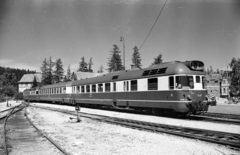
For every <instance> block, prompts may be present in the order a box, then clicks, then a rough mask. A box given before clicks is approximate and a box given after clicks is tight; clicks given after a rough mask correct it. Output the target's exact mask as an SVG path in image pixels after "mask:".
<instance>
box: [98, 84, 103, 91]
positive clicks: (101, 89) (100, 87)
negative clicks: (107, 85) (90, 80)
mask: <svg viewBox="0 0 240 155" xmlns="http://www.w3.org/2000/svg"><path fill="white" fill-rule="evenodd" d="M98 92H103V84H98Z"/></svg>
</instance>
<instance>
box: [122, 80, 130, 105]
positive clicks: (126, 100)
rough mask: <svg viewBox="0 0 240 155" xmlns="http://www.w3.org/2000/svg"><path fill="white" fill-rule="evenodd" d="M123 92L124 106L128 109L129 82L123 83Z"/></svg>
mask: <svg viewBox="0 0 240 155" xmlns="http://www.w3.org/2000/svg"><path fill="white" fill-rule="evenodd" d="M123 91H124V102H125V106H126V107H129V101H128V99H129V97H128V95H129V81H124V89H123Z"/></svg>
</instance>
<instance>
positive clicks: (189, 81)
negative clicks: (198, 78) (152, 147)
mask: <svg viewBox="0 0 240 155" xmlns="http://www.w3.org/2000/svg"><path fill="white" fill-rule="evenodd" d="M188 85H189V87H190V88H191V89H193V88H194V83H193V76H188Z"/></svg>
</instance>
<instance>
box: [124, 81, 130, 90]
mask: <svg viewBox="0 0 240 155" xmlns="http://www.w3.org/2000/svg"><path fill="white" fill-rule="evenodd" d="M128 88H129V83H128V81H124V91H128Z"/></svg>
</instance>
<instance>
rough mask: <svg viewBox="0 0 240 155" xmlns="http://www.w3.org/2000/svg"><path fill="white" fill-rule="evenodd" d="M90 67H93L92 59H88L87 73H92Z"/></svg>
mask: <svg viewBox="0 0 240 155" xmlns="http://www.w3.org/2000/svg"><path fill="white" fill-rule="evenodd" d="M92 65H93V62H92V58H90V60H89V63H88V72H93V70H92Z"/></svg>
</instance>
